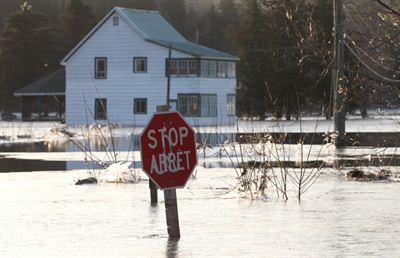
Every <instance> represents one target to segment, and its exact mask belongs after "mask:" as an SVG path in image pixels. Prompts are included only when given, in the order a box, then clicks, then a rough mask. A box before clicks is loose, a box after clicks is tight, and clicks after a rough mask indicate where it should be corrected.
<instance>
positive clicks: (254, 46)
mask: <svg viewBox="0 0 400 258" xmlns="http://www.w3.org/2000/svg"><path fill="white" fill-rule="evenodd" d="M268 41H269V36H268V34H267V30H266V17H265V16H264V15H263V13H262V10H261V6H260V4H259V2H258V0H246V1H245V12H244V24H243V27H242V30H241V31H240V33H239V36H238V53H239V57H240V69H239V79H240V81H241V82H242V86H241V87H240V88H239V90H238V111H239V113H240V114H241V115H247V116H258V117H259V118H260V119H262V120H263V119H265V113H266V111H267V87H266V84H265V83H266V71H267V70H266V68H267V66H268V56H267V54H266V51H265V49H266V48H267V45H268Z"/></svg>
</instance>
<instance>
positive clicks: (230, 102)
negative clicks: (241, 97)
mask: <svg viewBox="0 0 400 258" xmlns="http://www.w3.org/2000/svg"><path fill="white" fill-rule="evenodd" d="M226 108H227V113H228V116H235V115H236V95H235V94H228V98H227V100H226Z"/></svg>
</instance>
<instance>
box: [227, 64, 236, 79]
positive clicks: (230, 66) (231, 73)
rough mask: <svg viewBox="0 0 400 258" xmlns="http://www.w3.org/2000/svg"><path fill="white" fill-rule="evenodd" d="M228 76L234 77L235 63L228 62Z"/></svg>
mask: <svg viewBox="0 0 400 258" xmlns="http://www.w3.org/2000/svg"><path fill="white" fill-rule="evenodd" d="M228 78H236V63H235V62H228Z"/></svg>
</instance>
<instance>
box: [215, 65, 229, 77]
mask: <svg viewBox="0 0 400 258" xmlns="http://www.w3.org/2000/svg"><path fill="white" fill-rule="evenodd" d="M227 74H228V62H221V61H219V62H217V77H221V78H224V77H226V76H227Z"/></svg>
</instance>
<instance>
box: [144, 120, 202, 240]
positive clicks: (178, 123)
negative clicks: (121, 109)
mask: <svg viewBox="0 0 400 258" xmlns="http://www.w3.org/2000/svg"><path fill="white" fill-rule="evenodd" d="M140 148H141V157H142V169H143V171H144V172H145V173H146V174H147V175H148V176H149V178H150V180H152V181H153V182H154V184H156V185H157V187H158V188H159V189H161V190H164V198H165V212H166V216H167V226H168V235H169V237H172V238H179V237H180V230H179V217H178V205H177V198H176V190H175V189H176V188H183V187H185V185H186V183H187V181H188V180H189V178H190V176H191V174H192V172H193V170H194V168H195V167H196V164H197V155H196V141H195V133H194V131H193V129H192V128H191V127H190V126H189V125H188V124H187V123H186V121H185V120H184V119H183V118H182V117H181V115H180V114H179V113H177V112H160V113H155V114H154V115H153V117H152V118H151V119H150V122H149V123H148V124H147V126H146V128H145V129H144V130H143V132H142V134H141V135H140Z"/></svg>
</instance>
